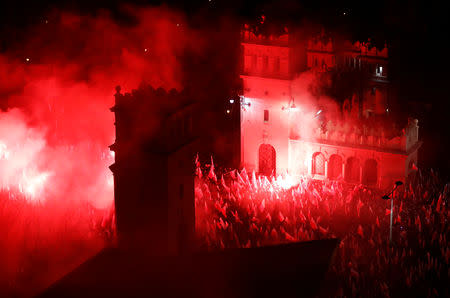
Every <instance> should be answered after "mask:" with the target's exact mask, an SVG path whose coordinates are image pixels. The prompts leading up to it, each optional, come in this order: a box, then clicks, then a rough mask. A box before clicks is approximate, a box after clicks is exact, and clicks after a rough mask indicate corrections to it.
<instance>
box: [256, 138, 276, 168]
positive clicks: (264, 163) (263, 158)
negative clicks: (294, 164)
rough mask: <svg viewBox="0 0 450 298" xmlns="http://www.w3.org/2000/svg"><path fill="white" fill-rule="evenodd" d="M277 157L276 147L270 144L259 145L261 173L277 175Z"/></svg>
mask: <svg viewBox="0 0 450 298" xmlns="http://www.w3.org/2000/svg"><path fill="white" fill-rule="evenodd" d="M276 167H277V158H276V152H275V148H273V146H271V145H269V144H261V146H259V173H260V174H262V175H266V176H270V175H275V172H276Z"/></svg>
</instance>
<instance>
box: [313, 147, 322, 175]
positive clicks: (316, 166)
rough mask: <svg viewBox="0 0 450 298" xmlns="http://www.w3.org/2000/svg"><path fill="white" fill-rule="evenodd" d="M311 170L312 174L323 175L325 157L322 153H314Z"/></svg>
mask: <svg viewBox="0 0 450 298" xmlns="http://www.w3.org/2000/svg"><path fill="white" fill-rule="evenodd" d="M311 172H312V174H313V175H325V158H324V156H323V155H322V153H320V152H316V153H314V155H313V158H312V169H311Z"/></svg>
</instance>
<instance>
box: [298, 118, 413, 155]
mask: <svg viewBox="0 0 450 298" xmlns="http://www.w3.org/2000/svg"><path fill="white" fill-rule="evenodd" d="M417 123H418V121H417V120H416V119H414V120H410V121H409V123H408V126H407V127H406V128H405V129H404V130H403V131H402V133H401V134H400V135H398V136H395V137H392V138H388V137H386V133H385V131H383V130H382V129H377V130H373V129H371V130H369V129H367V128H363V129H356V130H354V131H352V132H348V130H349V129H348V127H344V126H340V125H334V126H333V125H328V126H327V129H326V130H325V131H324V130H322V128H316V129H314V130H313V131H312V134H311V135H310V136H309V137H308V140H309V141H314V142H319V143H320V142H323V143H332V144H336V145H341V146H357V147H372V148H379V149H382V150H383V149H385V150H400V151H404V152H406V151H408V150H409V149H410V148H412V147H413V146H415V145H416V144H417V143H418V141H419V139H418V126H417ZM290 135H291V139H301V137H300V136H299V135H296V134H295V133H294V132H292V131H291V134H290Z"/></svg>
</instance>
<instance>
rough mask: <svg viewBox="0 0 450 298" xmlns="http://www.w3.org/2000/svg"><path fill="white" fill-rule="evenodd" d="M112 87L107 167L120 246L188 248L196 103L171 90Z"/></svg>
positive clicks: (166, 250)
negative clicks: (111, 140) (113, 135)
mask: <svg viewBox="0 0 450 298" xmlns="http://www.w3.org/2000/svg"><path fill="white" fill-rule="evenodd" d="M116 91H117V93H116V94H115V105H114V107H112V108H111V111H113V112H114V114H115V127H116V140H115V143H114V144H113V145H111V147H110V148H111V150H113V151H114V152H115V163H114V164H113V165H112V166H111V167H110V168H111V170H112V172H113V174H114V201H115V209H116V224H117V232H118V242H119V247H121V248H124V249H132V250H139V251H141V252H144V253H146V254H149V255H178V254H183V253H187V252H189V251H190V250H191V248H192V245H193V242H194V232H195V230H194V229H195V224H194V222H195V209H194V208H195V206H194V203H195V202H194V180H193V179H194V175H193V173H194V168H193V157H194V156H195V153H196V152H195V150H194V147H195V144H196V135H195V131H196V123H195V111H196V106H195V104H193V103H192V102H191V101H190V100H189V97H188V96H187V94H186V93H185V92H181V93H180V92H177V91H175V90H171V91H170V92H166V91H165V90H163V89H161V88H160V89H157V90H154V89H153V88H152V87H150V86H143V87H141V88H139V89H138V90H133V92H132V94H130V93H126V94H121V93H120V87H117V89H116Z"/></svg>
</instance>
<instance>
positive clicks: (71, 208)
mask: <svg viewBox="0 0 450 298" xmlns="http://www.w3.org/2000/svg"><path fill="white" fill-rule="evenodd" d="M126 13H127V14H128V16H129V17H130V19H129V20H127V21H122V22H121V23H119V22H117V21H115V20H113V19H112V18H111V16H110V15H108V14H107V13H105V12H102V13H99V14H98V15H97V16H95V17H94V16H80V15H75V14H72V13H59V12H54V13H52V14H50V15H49V16H48V19H47V20H46V21H44V22H43V23H42V24H40V25H36V26H34V27H32V28H28V29H27V32H26V36H27V37H26V39H25V40H23V41H21V42H19V43H17V44H16V45H13V44H12V45H11V46H10V49H9V50H8V52H6V53H3V54H1V55H0V104H1V105H0V107H3V108H4V110H3V111H1V112H0V187H1V190H0V202H1V203H2V204H0V212H1V213H2V221H5V222H2V230H3V231H2V233H6V234H5V235H4V236H5V237H2V239H6V238H7V237H8V235H11V233H12V232H11V230H8V229H9V228H12V227H13V226H14V227H15V229H17V230H27V231H29V232H27V233H25V232H24V233H18V234H16V236H15V238H14V240H11V239H10V240H2V241H0V244H1V245H0V248H3V247H4V248H5V251H3V249H2V251H1V253H0V254H1V255H2V257H1V259H3V258H7V259H10V260H16V261H10V262H9V265H8V268H7V269H2V270H4V272H0V273H2V274H0V278H1V279H8V280H14V279H15V278H17V274H18V272H19V271H20V270H23V268H22V269H20V268H19V267H21V265H20V264H21V263H22V262H24V259H26V258H27V256H28V255H33V254H34V253H35V251H36V249H39V248H42V243H46V245H47V246H48V245H50V244H49V243H54V244H55V245H56V247H54V249H55V254H58V253H59V254H60V255H65V256H66V257H68V258H70V256H67V250H66V251H65V252H64V253H62V252H61V250H64V247H65V245H63V244H56V243H57V241H56V242H55V241H53V240H55V239H57V238H58V237H61V235H60V233H66V236H65V237H64V241H66V243H67V245H69V244H70V241H74V242H77V241H78V242H80V241H85V245H87V246H89V245H90V244H89V243H92V240H90V239H92V237H93V236H92V235H91V233H92V232H93V231H92V226H89V224H88V223H81V221H80V220H79V217H77V216H76V215H74V212H75V213H76V212H81V213H89V214H91V215H92V216H91V217H90V218H89V216H88V215H86V214H84V215H83V218H85V220H87V221H88V222H89V221H98V220H99V221H100V224H101V225H102V226H103V225H104V220H102V218H103V217H104V216H105V215H104V214H105V213H102V212H100V211H101V210H109V209H110V208H111V207H112V202H113V188H112V174H111V172H110V170H109V169H108V166H109V165H110V164H112V162H113V157H112V155H111V153H110V151H109V149H108V146H109V145H111V144H113V143H114V125H113V123H114V117H113V113H111V112H110V110H109V108H110V107H111V106H112V105H113V103H114V98H113V94H114V87H115V86H116V85H121V86H122V87H123V88H124V89H125V90H131V89H132V88H137V87H138V86H139V84H140V83H141V82H146V83H148V84H150V85H152V86H153V87H154V88H158V87H163V88H166V89H170V88H177V89H181V87H182V79H183V77H182V72H181V65H180V61H181V57H182V55H183V54H184V52H185V51H186V50H195V49H194V47H193V45H195V47H196V48H199V44H200V42H199V40H198V39H197V38H196V34H195V33H193V32H192V31H191V30H189V29H188V28H187V26H186V20H185V19H184V17H183V16H182V15H181V14H178V13H176V12H172V11H168V10H167V9H165V8H157V9H156V8H154V9H142V8H140V9H135V8H126ZM149 117H151V115H149ZM19 201H20V203H18V202H19ZM11 202H14V203H11ZM12 206H14V208H18V209H16V211H17V210H18V214H16V213H15V212H16V211H14V210H12V208H13V207H12ZM80 206H81V207H80ZM85 206H90V207H85ZM77 208H79V209H77ZM76 210H78V211H76ZM40 212H42V213H43V214H40ZM44 213H45V214H44ZM13 214H14V215H13ZM30 214H32V215H30ZM107 214H109V213H107ZM108 216H109V215H108ZM30 218H31V219H30ZM48 218H53V220H52V221H50V222H52V223H50V222H49V221H48V220H47V219H48ZM74 218H77V220H74ZM108 218H109V217H108ZM13 221H14V225H12V224H11V223H12V222H13ZM30 223H33V224H32V226H30ZM48 225H50V226H48ZM54 225H56V226H54ZM52 226H54V227H53V228H52ZM62 226H65V228H64V229H63V231H64V232H61V231H59V227H62ZM48 229H50V230H53V231H54V233H52V232H48V233H47V232H46V233H43V232H42V231H43V230H48ZM75 230H76V231H77V232H76V233H74V231H75ZM57 231H58V232H57ZM94 232H95V231H94ZM83 233H84V235H83ZM88 233H89V235H90V236H88V235H87V234H88ZM12 234H14V233H12ZM57 234H59V236H57ZM69 234H70V235H72V236H70V237H68V236H67V235H69ZM30 235H31V237H35V238H36V239H35V243H34V244H33V245H25V244H24V243H26V239H25V238H29V237H30ZM55 237H56V238H55ZM94 238H95V237H94ZM98 238H101V237H100V236H97V240H96V241H95V242H98V240H99V239H98ZM4 241H8V242H7V243H4ZM47 246H45V245H44V246H43V247H47ZM69 246H70V245H69ZM91 247H92V249H94V248H95V249H98V247H99V246H98V245H91ZM92 252H93V250H92V251H91V253H92ZM42 258H43V259H44V262H47V264H48V265H49V266H50V264H49V260H48V259H46V257H42ZM67 262H68V263H70V262H69V261H67ZM31 267H32V266H31ZM6 271H8V272H9V273H8V274H6V273H5V272H6ZM50 271H51V270H50ZM60 271H64V270H60ZM3 274H6V276H3ZM0 286H2V285H1V283H0Z"/></svg>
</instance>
